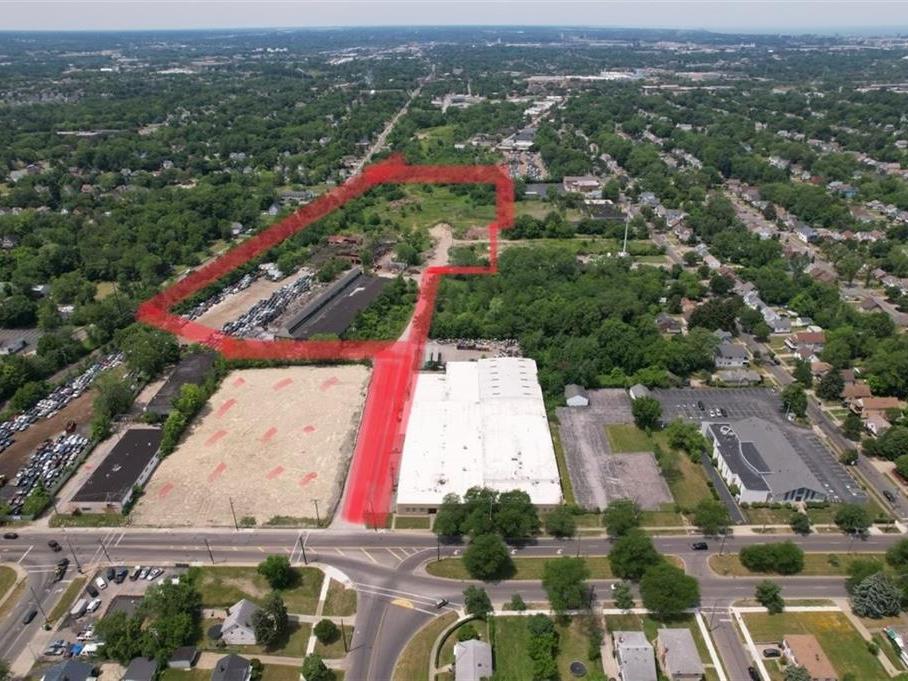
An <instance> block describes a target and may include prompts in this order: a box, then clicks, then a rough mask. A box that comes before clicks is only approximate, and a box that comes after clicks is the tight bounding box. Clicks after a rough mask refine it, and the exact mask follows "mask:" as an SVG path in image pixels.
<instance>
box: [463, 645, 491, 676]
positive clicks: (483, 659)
mask: <svg viewBox="0 0 908 681" xmlns="http://www.w3.org/2000/svg"><path fill="white" fill-rule="evenodd" d="M491 677H492V646H490V645H489V644H488V643H486V642H485V641H477V640H476V639H473V640H470V641H459V642H457V643H455V644H454V681H482V679H489V678H491Z"/></svg>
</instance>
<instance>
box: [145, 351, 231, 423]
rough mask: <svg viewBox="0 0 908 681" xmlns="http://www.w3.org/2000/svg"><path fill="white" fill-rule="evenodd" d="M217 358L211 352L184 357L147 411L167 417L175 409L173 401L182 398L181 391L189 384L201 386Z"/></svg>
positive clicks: (146, 408)
mask: <svg viewBox="0 0 908 681" xmlns="http://www.w3.org/2000/svg"><path fill="white" fill-rule="evenodd" d="M216 357H217V353H216V352H213V351H211V350H202V351H199V352H192V353H190V354H188V355H186V356H185V357H183V358H182V359H181V360H180V361H179V363H178V364H177V366H176V368H175V369H174V370H173V372H172V373H171V374H170V376H168V378H167V380H166V381H165V382H164V385H162V386H161V389H160V390H158V392H157V393H155V396H154V397H152V398H151V400H150V401H149V403H148V404H147V405H146V407H145V411H146V412H151V413H153V414H157V415H158V416H167V414H169V413H170V410H171V409H172V408H173V401H174V400H175V399H176V398H177V397H179V396H180V389H181V388H182V387H183V386H184V385H186V384H187V383H195V384H201V383H202V382H203V381H204V380H205V377H206V376H208V372H209V371H210V370H211V367H212V366H213V365H214V360H215V358H216Z"/></svg>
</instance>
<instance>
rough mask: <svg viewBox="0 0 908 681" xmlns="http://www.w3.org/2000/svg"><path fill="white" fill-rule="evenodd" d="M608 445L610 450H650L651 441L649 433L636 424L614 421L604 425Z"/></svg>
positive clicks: (617, 452)
mask: <svg viewBox="0 0 908 681" xmlns="http://www.w3.org/2000/svg"><path fill="white" fill-rule="evenodd" d="M605 434H606V436H607V437H608V443H609V446H610V447H611V448H612V452H614V453H616V454H620V453H623V452H651V451H653V442H652V440H651V439H650V437H649V435H647V434H646V433H645V432H643V431H642V430H640V429H639V428H638V427H637V426H635V425H633V424H629V423H616V424H612V425H608V426H606V427H605Z"/></svg>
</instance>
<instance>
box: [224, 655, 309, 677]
mask: <svg viewBox="0 0 908 681" xmlns="http://www.w3.org/2000/svg"><path fill="white" fill-rule="evenodd" d="M251 676H252V664H251V663H250V662H249V660H247V659H246V658H245V657H240V656H239V655H225V656H224V657H222V658H221V659H220V660H218V663H217V664H216V665H215V666H214V669H212V670H211V681H249V679H250V677H251ZM301 678H302V677H301Z"/></svg>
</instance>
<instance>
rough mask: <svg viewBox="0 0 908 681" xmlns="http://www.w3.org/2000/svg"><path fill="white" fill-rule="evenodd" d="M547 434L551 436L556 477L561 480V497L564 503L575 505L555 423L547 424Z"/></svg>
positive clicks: (572, 488) (559, 433)
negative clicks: (556, 470)
mask: <svg viewBox="0 0 908 681" xmlns="http://www.w3.org/2000/svg"><path fill="white" fill-rule="evenodd" d="M549 432H551V434H552V448H553V449H554V450H555V463H556V464H557V465H558V475H559V477H560V478H561V496H562V497H564V503H566V504H576V503H577V500H576V498H575V497H574V487H573V486H572V485H571V476H570V475H568V469H567V461H566V460H565V458H564V447H562V446H561V432H560V431H559V430H558V424H557V423H549Z"/></svg>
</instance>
